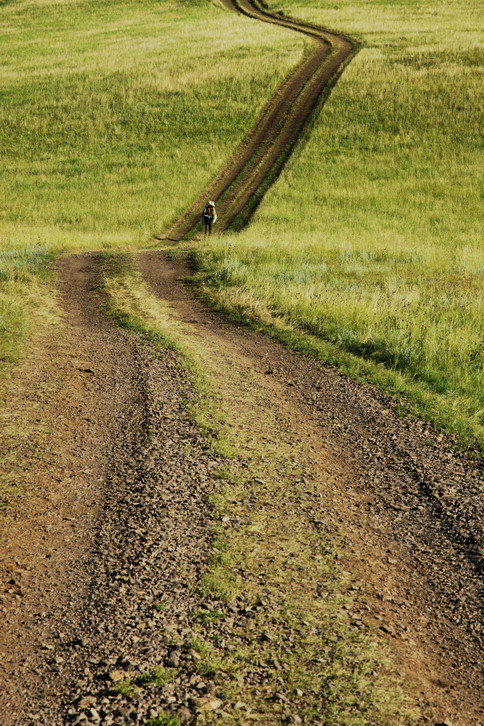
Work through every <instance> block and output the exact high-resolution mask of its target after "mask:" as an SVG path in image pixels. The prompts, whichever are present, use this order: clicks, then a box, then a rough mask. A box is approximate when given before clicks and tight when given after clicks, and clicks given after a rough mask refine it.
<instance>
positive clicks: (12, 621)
mask: <svg viewBox="0 0 484 726" xmlns="http://www.w3.org/2000/svg"><path fill="white" fill-rule="evenodd" d="M139 265H140V269H141V271H142V274H143V275H144V277H145V279H146V282H147V284H148V286H149V288H150V289H151V291H152V293H153V295H154V296H156V297H157V298H158V299H161V300H162V301H164V302H165V303H166V304H167V305H168V310H169V311H170V313H169V314H170V316H171V318H172V319H173V322H174V324H176V325H179V326H180V328H179V339H180V341H181V342H182V343H183V345H185V346H188V347H190V346H191V347H192V349H193V351H194V354H195V353H196V355H198V356H199V359H200V361H202V362H203V366H204V371H205V374H206V375H207V376H208V378H209V379H210V380H212V382H213V381H215V382H216V384H217V389H218V391H219V395H220V402H221V406H222V408H223V409H224V410H227V411H231V412H232V415H230V414H229V415H228V416H227V420H226V425H227V426H228V427H229V428H231V429H232V430H233V435H234V436H235V437H236V439H235V440H238V441H240V442H241V443H240V446H241V450H242V448H243V447H245V449H246V451H245V453H244V456H248V454H247V451H249V450H250V448H251V447H252V446H253V447H254V448H256V447H257V445H258V443H260V440H261V439H263V445H264V447H265V449H266V452H267V456H268V457H269V458H270V457H271V455H272V453H271V452H272V451H274V456H275V457H278V458H277V461H278V465H277V466H278V467H279V468H278V472H277V479H278V480H280V481H283V480H284V477H285V476H286V474H287V475H288V476H289V477H290V476H291V474H290V472H289V474H288V471H289V468H290V467H291V466H292V467H297V466H300V462H301V461H302V462H303V464H302V465H303V466H304V471H305V477H304V480H303V482H304V487H303V489H298V488H297V487H294V488H292V489H291V491H290V496H289V493H288V492H289V490H283V491H282V492H281V493H280V496H279V499H278V497H277V496H276V497H273V495H271V496H270V497H267V495H266V493H265V492H264V485H263V481H262V480H257V481H256V482H255V483H253V484H252V485H251V487H250V486H249V485H248V484H247V485H245V486H246V487H247V488H246V490H245V494H244V496H247V497H248V500H247V506H246V509H245V510H244V511H245V515H244V516H245V517H246V518H248V519H250V518H251V517H252V515H253V516H254V517H256V515H257V516H259V513H260V512H261V511H262V510H264V513H265V516H266V517H267V520H266V521H265V524H264V528H263V531H262V530H261V531H256V532H255V535H254V537H255V539H254V551H256V550H257V551H259V550H258V548H257V543H259V544H260V543H262V544H263V543H264V542H265V539H264V538H265V537H266V536H267V533H268V531H269V529H270V526H271V524H270V523H271V522H274V530H273V531H271V532H270V536H271V538H275V543H276V548H275V552H276V553H277V552H282V554H284V552H283V550H284V544H283V543H284V542H285V541H287V537H286V535H287V533H285V532H284V528H285V527H286V526H288V523H289V524H290V526H291V527H292V528H293V529H294V530H296V529H298V528H299V529H301V531H302V532H303V534H304V539H305V540H307V541H309V540H310V539H311V538H313V539H314V541H315V542H317V541H318V537H321V542H323V541H325V539H324V533H325V532H326V530H332V531H333V530H337V531H338V532H339V533H340V535H341V536H342V538H343V545H344V546H343V551H344V552H346V554H345V555H344V557H343V559H342V561H341V562H340V566H341V567H342V568H344V569H345V570H346V571H347V572H348V573H349V576H350V579H351V582H352V583H353V586H352V589H353V595H354V599H353V605H352V610H351V618H352V619H353V621H354V623H355V627H357V628H359V629H364V630H368V631H369V632H374V633H375V635H376V636H377V637H379V638H382V639H384V640H387V641H388V643H389V646H390V649H391V650H392V651H393V653H394V656H395V658H396V659H397V662H398V665H399V668H400V669H401V672H402V674H404V680H406V681H408V682H410V681H413V682H414V683H415V684H416V690H415V693H416V698H417V700H418V701H419V703H420V706H421V707H422V714H423V715H422V720H421V721H420V723H428V724H435V723H439V721H444V720H445V719H447V720H450V721H451V722H452V723H453V724H454V725H456V724H460V725H461V726H464V725H465V726H467V725H468V724H479V723H481V722H482V712H481V711H480V706H481V704H480V693H482V690H481V689H482V672H481V665H482V621H481V619H480V605H481V604H482V600H481V599H480V595H481V593H482V590H481V586H482V569H481V559H480V558H481V556H482V529H481V523H482V496H481V494H482V492H480V490H479V485H478V481H479V479H478V472H477V466H476V463H475V462H474V461H472V460H470V459H467V458H466V457H465V456H464V455H463V454H459V453H457V452H455V450H453V449H452V442H450V441H448V440H446V439H445V437H441V436H436V434H435V432H433V431H432V430H431V428H430V427H429V426H428V425H427V424H424V423H422V422H418V421H412V420H410V419H407V418H400V417H398V416H397V415H396V408H397V402H395V401H393V400H392V399H390V398H388V397H386V396H384V395H383V394H381V393H378V392H377V391H375V390H374V389H372V388H371V387H369V386H364V385H360V384H357V383H354V382H352V381H349V380H347V379H346V378H344V377H343V376H341V375H339V374H337V373H336V372H335V371H334V370H332V369H331V368H329V367H326V366H324V365H321V364H320V363H318V362H317V361H313V360H308V359H306V358H304V357H302V356H299V355H296V354H293V353H290V352H289V351H287V350H285V349H283V348H282V347H280V346H279V345H278V344H276V343H273V342H271V341H269V340H267V339H266V338H264V337H262V336H261V335H258V334H256V333H254V332H251V331H248V330H244V329H240V328H238V327H236V326H234V325H232V324H231V323H228V322H227V321H225V320H224V319H223V318H222V317H221V316H219V315H218V314H215V313H213V312H211V311H210V310H208V309H206V308H205V307H204V306H203V305H202V303H200V302H199V301H198V300H196V299H194V298H193V296H192V294H191V292H190V290H189V289H188V288H187V287H186V286H184V285H183V284H182V283H180V282H179V281H178V278H179V277H180V276H182V275H185V274H186V273H187V270H186V269H185V268H184V267H183V266H181V263H179V264H178V266H177V265H175V264H174V263H173V262H170V261H169V260H168V259H166V258H165V257H164V255H163V254H161V253H158V252H150V253H145V254H143V255H140V257H139ZM101 273H102V265H101V261H100V260H98V259H96V257H95V256H93V255H78V256H72V257H69V258H67V259H66V260H65V261H64V263H63V265H62V280H61V284H60V292H61V300H62V305H63V308H64V322H63V324H62V327H61V328H60V330H58V331H57V333H50V334H49V333H46V335H45V337H44V338H43V339H42V340H38V341H37V347H36V348H35V349H33V350H32V351H31V354H30V356H28V357H27V359H26V361H25V364H24V367H23V369H22V371H21V373H22V375H21V377H20V378H19V379H17V384H16V386H15V388H11V390H10V393H9V410H10V411H12V412H15V413H16V415H17V416H18V418H19V421H20V422H21V420H25V425H26V426H29V427H30V432H29V437H28V441H27V442H26V441H25V439H24V438H22V436H21V435H20V434H17V436H11V437H9V436H8V430H4V432H3V433H4V437H3V438H2V448H3V450H4V451H6V450H8V449H9V448H10V449H11V451H12V453H13V454H17V455H18V456H19V457H20V460H21V461H22V465H21V467H20V468H19V469H18V470H17V471H16V472H15V476H16V477H17V480H18V483H19V485H21V484H22V482H23V484H24V485H25V487H27V488H28V487H30V495H29V494H28V492H27V495H26V497H25V499H24V501H23V504H22V505H21V506H20V507H19V506H11V507H10V509H9V510H8V511H10V512H11V513H12V516H10V519H9V520H6V521H5V531H6V534H5V535H4V537H3V540H4V546H3V548H2V558H1V571H2V582H3V583H4V588H3V592H2V601H1V607H2V615H3V617H2V623H1V631H0V652H1V653H2V663H1V669H2V682H3V688H2V690H1V692H0V723H1V724H2V726H13V724H35V723H37V724H38V723H42V724H52V726H54V725H55V724H67V723H78V724H80V723H102V724H112V723H116V724H129V723H147V722H148V720H149V718H150V717H154V716H155V715H156V714H157V713H158V712H159V711H160V710H163V711H167V712H170V713H176V714H178V717H179V719H180V722H181V723H183V722H185V723H192V722H193V723H195V722H197V723H198V722H200V723H201V722H203V721H197V720H196V719H197V718H198V719H200V718H201V716H200V714H201V713H205V711H204V710H203V708H204V706H203V705H204V704H205V706H206V705H207V704H212V705H213V707H214V710H213V713H212V712H211V713H212V716H213V718H215V719H221V720H222V722H223V720H224V718H225V719H227V718H228V716H227V714H230V713H233V709H234V708H235V704H236V703H237V701H236V697H234V700H233V701H232V702H230V701H226V700H224V701H222V700H221V698H220V692H219V681H218V680H217V677H216V676H213V675H212V676H210V675H207V676H205V677H203V678H202V677H201V676H200V674H199V669H198V670H197V664H198V658H199V657H200V654H199V653H197V650H196V645H194V638H196V637H197V636H196V633H194V631H193V613H194V612H197V609H202V610H203V612H211V611H212V610H213V611H215V610H216V609H218V610H220V609H222V610H223V609H224V608H225V607H226V606H225V605H224V604H223V603H221V602H220V601H219V600H217V599H214V598H212V597H211V596H210V595H207V594H204V595H202V594H201V593H200V589H199V584H200V580H201V578H202V575H203V573H204V572H205V571H206V569H207V567H208V560H209V558H210V556H211V547H212V545H211V540H212V536H213V535H212V529H211V526H212V525H211V518H212V516H213V511H212V506H211V505H210V504H209V503H208V501H209V498H208V495H209V494H210V493H211V492H213V491H215V490H216V489H217V488H218V487H219V486H220V480H219V477H218V474H217V472H218V470H219V467H220V460H219V458H218V457H217V455H215V454H214V453H213V451H211V450H210V448H209V447H208V445H207V441H206V439H205V438H204V437H203V436H202V434H201V433H200V431H199V430H198V429H197V427H196V426H195V424H194V423H193V421H192V420H191V419H190V417H189V415H188V409H187V407H186V405H185V399H186V398H187V397H188V398H189V397H190V396H191V395H192V394H191V384H190V377H189V376H188V374H187V373H185V372H184V370H183V367H182V366H181V365H180V360H179V357H178V356H177V354H175V353H173V352H172V351H170V350H166V349H160V348H159V347H156V346H154V345H152V343H151V342H150V340H149V339H148V338H146V337H144V336H143V335H142V334H138V335H134V334H129V333H127V332H125V331H124V330H122V329H121V328H119V327H116V325H115V324H114V323H113V322H112V321H111V320H110V319H109V318H108V317H106V316H105V315H104V314H103V312H102V309H101V306H102V305H103V304H104V299H103V297H102V296H101V295H100V293H99V292H98V291H97V288H98V284H99V276H100V274H101ZM46 381H48V382H49V383H48V388H45V387H44V386H45V382H46ZM26 407H27V408H28V411H26ZM33 407H35V411H36V413H37V416H36V421H35V422H34V423H32V422H31V418H30V412H31V411H32V410H33ZM22 417H24V419H22ZM258 419H259V420H260V421H261V422H263V425H262V426H259V425H258V423H257V420H258ZM11 426H12V422H11V421H10V420H9V427H11ZM9 430H13V429H9ZM281 439H284V452H283V454H281V453H280V443H281ZM298 462H299V464H298ZM266 463H267V462H266ZM285 469H286V470H287V471H285ZM294 470H296V469H294ZM299 471H300V469H298V472H299ZM269 476H270V475H269ZM299 478H300V477H299ZM239 504H240V505H241V506H242V504H243V502H242V503H240V502H239ZM13 513H15V516H13ZM254 521H255V520H254ZM254 521H252V525H253V524H254ZM226 526H227V527H230V526H233V523H232V524H231V523H228V524H227V525H226ZM235 526H236V527H237V526H239V525H238V524H237V525H235ZM240 526H242V525H240ZM278 537H279V538H281V539H280V541H279V540H278V539H277V538H278ZM284 537H286V539H284ZM291 546H293V545H291ZM259 549H260V552H259V554H258V555H257V559H256V560H254V568H255V569H254V572H255V571H256V574H257V577H258V578H259V581H260V582H266V583H267V582H270V580H271V567H273V564H274V563H273V561H272V563H271V561H269V560H265V559H264V557H265V555H264V552H265V548H264V547H262V548H259ZM296 555H297V553H296ZM296 555H294V556H296ZM289 570H290V566H289V564H288V572H289ZM251 576H252V573H251V572H247V573H246V574H245V575H244V577H246V578H247V581H249V580H250V578H251ZM291 577H292V579H293V580H294V579H295V580H296V585H298V584H302V585H303V586H304V589H305V591H306V592H305V596H306V597H312V590H313V589H314V598H315V599H316V597H320V596H321V592H320V585H321V583H319V584H318V582H315V581H314V577H313V573H312V568H311V566H308V564H307V560H301V561H299V562H298V566H297V572H296V575H295V577H293V576H292V575H291ZM318 588H319V589H318ZM272 597H273V600H272V601H270V600H262V602H263V603H265V604H263V605H260V606H259V609H260V610H261V613H258V615H257V617H258V618H259V620H260V622H261V623H262V625H261V627H263V628H265V630H264V631H263V632H264V633H265V632H267V630H266V628H267V623H266V622H265V620H264V618H265V617H266V615H267V617H268V618H269V616H270V614H271V613H270V610H271V607H273V609H274V612H276V611H277V608H278V607H279V605H280V603H278V601H277V598H278V593H277V591H275V592H274V593H273V595H272ZM265 610H267V611H268V612H267V613H265V612H264V611H265ZM249 611H250V608H249V610H246V609H244V607H243V606H242V605H241V604H240V605H239V606H236V605H234V604H233V603H230V604H229V606H228V610H227V613H228V615H230V623H231V625H230V628H231V632H233V630H234V628H235V630H237V628H238V627H240V629H241V632H242V630H243V629H246V628H247V619H248V618H249V617H251V613H250V612H249ZM226 627H228V626H227V624H226V623H225V624H224V623H221V625H220V628H221V630H220V632H221V634H222V635H224V632H225V631H224V628H226ZM244 632H245V630H244ZM229 635H230V633H229V632H228V631H227V632H226V633H225V636H224V637H229ZM220 642H221V645H220V649H221V651H223V637H222V638H221V640H220ZM254 642H255V643H258V642H259V640H258V638H257V637H255V636H254ZM296 645H297V644H296ZM296 645H295V647H296ZM160 667H165V668H172V669H174V670H173V672H174V673H176V677H174V678H173V679H172V680H171V681H170V683H168V684H164V685H163V687H162V688H158V687H157V686H156V683H155V685H153V680H151V681H150V680H149V679H148V680H147V681H146V683H140V684H138V687H137V688H136V695H135V696H133V694H128V695H127V694H126V693H125V692H124V691H123V687H122V685H121V686H120V683H121V684H122V683H123V682H124V681H125V680H126V679H129V674H133V673H150V674H153V673H155V672H156V669H157V668H160ZM265 667H266V669H267V666H265ZM261 673H262V671H261V666H260V664H257V663H256V662H255V661H254V663H253V664H249V665H248V666H247V668H246V671H244V672H243V678H242V680H243V682H244V683H246V684H248V685H247V688H246V692H245V693H246V696H247V693H248V694H249V695H250V696H251V698H252V699H253V702H254V703H256V704H257V708H256V709H255V710H254V711H253V712H252V714H251V713H250V706H249V710H247V711H244V713H245V717H241V722H242V723H245V722H247V723H249V722H254V721H255V722H259V723H282V722H283V720H284V719H286V718H291V717H292V715H294V714H296V715H297V713H298V710H297V709H298V708H299V707H298V705H297V704H296V702H295V701H291V697H290V696H289V697H288V701H287V703H286V702H284V701H281V702H278V701H273V700H271V698H269V697H268V696H267V693H266V692H265V691H263V683H265V684H266V685H267V683H268V682H269V684H270V678H271V677H272V676H274V677H275V674H272V676H271V673H270V672H268V671H267V670H265V671H263V675H264V678H262V676H261ZM153 677H154V676H153ZM278 677H279V676H278ZM158 685H159V684H158ZM264 687H266V686H264ZM277 687H278V688H281V686H280V684H279V685H278V686H277ZM204 699H205V700H204ZM264 709H266V710H265V711H264ZM197 714H199V715H198V716H197ZM249 717H250V718H249ZM244 718H245V720H244ZM296 722H297V721H296ZM314 722H315V723H316V721H314Z"/></svg>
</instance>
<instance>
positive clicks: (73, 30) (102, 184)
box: [0, 0, 302, 361]
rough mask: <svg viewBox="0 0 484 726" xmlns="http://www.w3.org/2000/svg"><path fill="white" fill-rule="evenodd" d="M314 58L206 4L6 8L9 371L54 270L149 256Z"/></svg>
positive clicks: (3, 292)
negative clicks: (105, 258) (152, 240)
mask: <svg viewBox="0 0 484 726" xmlns="http://www.w3.org/2000/svg"><path fill="white" fill-rule="evenodd" d="M301 48H302V41H301V40H300V39H299V38H297V37H296V36H294V35H293V34H292V33H290V32H288V31H285V30H281V29H276V28H274V29H272V28H264V32H263V33H261V31H260V27H259V26H258V25H257V24H256V23H252V22H250V21H249V20H247V19H245V18H241V17H236V16H235V15H232V14H231V13H228V12H227V11H225V10H223V9H222V8H219V7H215V6H214V5H211V4H210V3H208V2H205V0H191V1H190V2H187V1H186V0H184V1H183V2H182V1H181V0H179V1H177V0H165V1H164V2H159V1H158V0H103V2H99V0H62V1H61V2H59V1H58V0H17V1H16V2H13V3H2V4H0V82H1V86H2V103H1V105H0V139H1V148H2V174H1V176H0V196H1V198H2V205H1V208H0V284H1V287H0V311H1V312H0V361H1V360H2V359H3V360H4V361H5V360H7V361H8V360H11V359H12V357H14V356H15V355H16V352H18V346H19V343H20V342H21V339H22V335H21V333H22V332H27V329H28V327H29V323H31V315H32V311H33V310H34V309H36V310H38V309H39V306H43V305H44V302H45V301H46V299H47V297H49V295H50V294H51V292H50V288H49V287H46V286H45V285H44V286H43V287H41V288H40V289H39V287H38V285H39V282H38V276H37V273H38V272H39V271H41V270H42V269H43V268H45V264H44V263H45V261H46V260H48V259H50V257H51V255H52V254H53V253H58V252H60V251H63V250H66V249H71V250H81V249H100V248H102V247H123V246H127V245H140V244H145V243H146V240H147V238H149V236H150V234H152V233H153V232H155V231H158V230H159V229H162V228H163V226H164V225H166V223H167V222H168V221H169V219H170V218H171V217H172V216H174V215H175V213H176V212H177V211H180V210H181V209H183V208H184V206H185V205H186V204H188V202H189V201H190V200H191V198H192V197H193V195H194V194H195V193H196V192H197V191H198V190H199V189H200V187H202V186H203V185H204V184H205V183H206V182H207V181H208V180H209V179H210V178H211V176H212V175H213V174H214V173H215V172H216V171H217V169H218V168H219V167H220V166H221V165H222V164H223V163H224V161H225V160H226V158H227V157H228V155H229V154H230V152H231V151H232V150H233V148H234V147H235V146H236V144H237V143H238V142H239V141H240V139H241V138H242V136H243V135H244V133H245V131H246V129H247V127H248V126H249V125H250V124H251V123H252V121H253V120H254V118H255V116H256V115H257V112H258V111H259V109H260V108H261V107H262V106H263V105H264V102H265V101H266V100H267V98H268V97H269V95H270V94H271V92H272V90H273V89H274V88H275V86H276V85H277V84H278V82H279V81H280V80H281V78H282V77H283V76H284V75H285V73H286V72H287V70H288V69H289V68H290V67H291V66H292V65H293V64H294V63H295V62H296V61H297V60H298V59H299V57H300V54H301ZM34 279H35V283H34V282H33V280H34ZM30 303H31V304H30Z"/></svg>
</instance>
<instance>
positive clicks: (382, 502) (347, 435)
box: [140, 252, 484, 726]
mask: <svg viewBox="0 0 484 726" xmlns="http://www.w3.org/2000/svg"><path fill="white" fill-rule="evenodd" d="M140 269H141V270H142V273H143V275H144V277H145V279H146V281H147V283H148V285H149V286H150V288H151V290H152V291H153V293H154V294H155V295H157V296H159V297H160V298H162V299H163V300H164V301H165V302H167V303H168V304H169V305H170V309H171V310H172V314H173V316H174V317H175V318H179V319H180V320H182V321H184V325H185V328H186V333H185V334H186V335H187V336H190V335H193V336H196V338H198V340H200V339H201V338H202V339H203V341H204V343H203V345H204V346H205V347H206V348H207V351H209V350H210V351H212V352H210V353H208V352H207V354H206V356H205V359H206V362H207V364H208V361H209V360H212V361H213V360H215V361H218V360H222V359H224V358H227V357H228V358H229V359H230V360H229V363H230V365H231V366H239V365H242V366H243V367H245V368H246V369H247V370H250V371H251V372H252V373H251V375H254V376H255V378H256V380H257V381H258V383H257V384H256V385H259V386H260V387H261V390H265V391H266V392H269V394H270V396H271V400H272V402H273V403H272V404H271V405H274V406H275V407H277V408H279V410H280V411H281V412H282V415H283V416H285V418H286V420H288V421H289V422H290V423H289V425H290V427H291V428H292V431H293V432H294V435H295V436H296V437H297V436H299V438H300V440H301V441H302V442H308V444H309V447H308V461H310V462H311V464H312V466H313V467H315V468H316V469H319V472H320V475H321V478H322V481H323V482H325V484H324V486H323V489H322V496H323V502H324V504H323V511H324V513H325V516H326V517H328V518H329V519H330V520H332V522H333V524H336V525H337V526H338V528H339V530H340V532H341V533H342V534H343V536H344V539H345V543H346V548H347V551H348V553H349V555H348V562H347V567H348V569H349V570H351V571H352V572H353V574H354V575H355V576H356V577H357V578H359V579H360V580H361V582H362V583H363V595H362V597H361V599H360V602H359V605H360V607H361V608H362V609H363V613H364V611H365V609H367V611H369V612H371V613H372V615H371V616H370V619H371V620H372V622H373V627H374V628H375V629H376V630H377V631H379V632H380V635H381V634H382V633H383V634H384V637H385V638H386V639H387V640H388V641H389V642H390V643H391V646H392V648H393V650H394V652H396V653H397V655H398V657H399V659H400V660H401V663H402V667H403V669H404V670H405V671H406V673H407V675H408V677H409V679H411V680H413V681H414V682H417V684H418V688H419V689H421V692H422V693H425V694H426V697H427V698H428V699H429V701H430V703H433V704H434V705H437V704H439V705H440V707H441V708H443V709H444V710H443V712H442V711H440V717H441V718H442V717H443V715H445V714H447V717H449V714H451V715H452V721H453V722H454V723H456V724H462V726H468V724H470V723H476V724H478V723H481V722H482V720H483V718H484V715H483V713H482V704H481V700H480V694H481V693H482V685H483V671H482V646H483V635H484V633H483V630H482V595H483V567H482V555H483V552H484V547H483V545H484V541H483V537H482V522H483V521H484V509H483V497H482V479H481V474H482V472H481V471H480V462H479V461H473V460H472V459H471V458H467V457H466V455H465V454H463V453H460V452H459V451H457V450H456V449H455V446H454V445H453V444H454V442H453V441H452V439H451V438H450V437H449V438H447V437H445V436H443V435H441V434H438V433H437V432H435V431H433V430H432V428H431V426H430V425H429V424H427V423H425V422H423V421H414V420H413V419H411V418H401V417H399V416H398V415H397V411H398V401H396V400H394V399H392V398H391V397H390V396H387V395H385V394H383V393H381V392H379V391H377V390H376V389H374V388H372V387H371V386H367V385H362V384H358V383H356V382H354V381H351V380H349V379H346V378H345V377H344V376H342V375H339V374H338V373H337V372H335V371H334V370H332V369H331V368H329V367H327V366H324V365H322V364H320V363H318V362H317V361H314V360H310V359H307V358H305V357H302V356H300V355H296V354H292V353H290V352H289V351H287V350H286V349H284V348H282V347H281V346H279V345H278V344H276V343H274V342H272V341H270V340H268V339H266V338H265V337H263V336H261V335H258V334H256V333H253V332H251V331H248V330H244V329H241V328H239V327H237V326H235V325H233V324H231V323H230V322H228V321H227V320H225V319H224V318H223V317H221V316H220V315H218V314H217V313H213V312H211V311H210V310H208V309H207V308H206V307H205V306H204V305H203V304H201V303H200V302H199V301H197V300H196V299H194V298H193V297H192V295H191V293H190V292H189V290H188V289H187V288H186V287H184V286H183V285H182V284H181V283H180V282H178V280H179V278H185V277H186V276H187V275H188V274H189V273H190V271H189V269H188V268H186V267H184V266H183V265H182V264H181V263H174V262H173V261H169V260H168V259H167V258H165V257H164V256H163V253H156V252H151V253H143V254H142V255H141V256H140ZM212 349H213V350H215V351H218V353H217V352H215V353H214V352H213V350H212ZM212 365H213V364H212ZM223 375H224V374H223V373H222V372H220V371H219V372H218V378H219V379H221V378H223ZM226 405H229V406H230V403H229V404H226ZM233 405H236V404H235V403H234V404H233ZM436 715H437V713H436Z"/></svg>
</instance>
